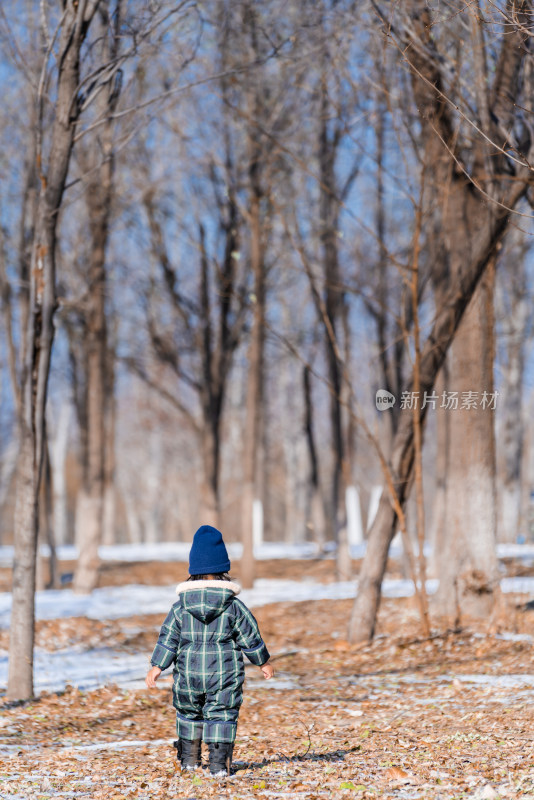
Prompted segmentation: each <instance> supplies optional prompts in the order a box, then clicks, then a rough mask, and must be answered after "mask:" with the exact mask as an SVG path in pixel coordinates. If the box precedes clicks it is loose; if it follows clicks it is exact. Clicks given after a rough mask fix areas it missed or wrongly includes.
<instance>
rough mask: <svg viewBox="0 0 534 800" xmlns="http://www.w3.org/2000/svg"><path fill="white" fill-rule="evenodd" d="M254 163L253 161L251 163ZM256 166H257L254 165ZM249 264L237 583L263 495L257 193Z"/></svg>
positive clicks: (247, 567)
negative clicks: (249, 306)
mask: <svg viewBox="0 0 534 800" xmlns="http://www.w3.org/2000/svg"><path fill="white" fill-rule="evenodd" d="M253 163H254V162H253ZM256 168H257V166H256ZM250 228H251V267H252V274H253V276H254V295H253V303H254V305H253V320H252V330H251V332H250V345H249V350H248V377H247V400H246V421H245V430H244V436H243V438H244V446H243V493H242V509H243V510H242V531H241V541H242V543H243V555H242V557H241V582H242V584H243V587H244V588H250V587H252V586H253V584H254V576H255V571H256V570H255V562H254V542H253V531H252V509H253V505H254V501H255V500H259V501H260V502H261V503H262V504H263V502H264V497H263V381H264V346H265V288H266V287H265V267H264V263H263V248H262V244H261V223H260V193H259V191H256V192H255V193H254V194H253V197H252V201H251V208H250Z"/></svg>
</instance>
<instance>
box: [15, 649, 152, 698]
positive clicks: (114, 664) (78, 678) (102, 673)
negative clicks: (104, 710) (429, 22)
mask: <svg viewBox="0 0 534 800" xmlns="http://www.w3.org/2000/svg"><path fill="white" fill-rule="evenodd" d="M149 658H150V653H144V654H143V655H131V654H127V653H122V652H119V651H115V650H111V649H110V648H98V649H94V650H85V651H82V650H81V649H80V648H74V647H73V648H70V649H68V650H58V651H55V652H53V653H49V652H47V651H46V650H42V649H41V648H39V647H36V648H35V652H34V667H33V672H34V687H35V691H36V693H37V694H40V693H41V692H60V691H63V689H65V687H66V685H67V684H70V685H71V686H75V687H77V688H78V689H82V690H87V689H96V688H97V687H98V686H104V685H106V684H107V683H116V684H118V685H123V684H124V683H129V682H130V681H132V680H134V679H140V678H141V677H143V678H144V675H145V673H146V672H147V670H148V668H149ZM7 668H8V654H7V653H6V652H1V651H0V687H5V686H6V685H7ZM143 685H144V684H143Z"/></svg>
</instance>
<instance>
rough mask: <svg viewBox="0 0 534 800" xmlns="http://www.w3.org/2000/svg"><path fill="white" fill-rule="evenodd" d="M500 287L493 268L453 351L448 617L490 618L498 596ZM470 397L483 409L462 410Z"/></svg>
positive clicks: (444, 581) (444, 560) (442, 597)
mask: <svg viewBox="0 0 534 800" xmlns="http://www.w3.org/2000/svg"><path fill="white" fill-rule="evenodd" d="M493 283H494V267H493V265H490V266H489V267H488V270H487V272H486V273H485V275H484V278H483V280H482V281H481V283H480V284H479V286H478V288H477V290H476V292H475V294H474V296H473V299H472V300H471V303H470V305H469V307H468V308H467V310H466V312H465V315H464V317H463V319H462V322H461V324H460V327H459V329H458V333H457V335H456V337H455V339H454V342H453V344H452V347H451V358H450V385H451V387H453V391H457V392H459V404H458V409H451V410H450V411H449V412H448V413H449V414H450V420H449V432H450V442H449V444H450V461H449V473H448V475H447V502H446V506H447V523H446V525H447V537H446V539H445V548H444V551H443V552H442V553H440V558H439V575H440V585H439V592H438V596H437V598H436V600H437V605H438V608H439V610H440V611H441V613H443V614H445V615H447V616H449V617H454V618H455V619H454V622H457V623H459V621H460V620H459V619H458V618H457V617H458V615H459V614H460V615H462V614H464V613H466V614H469V615H473V616H476V617H480V618H485V617H487V616H488V615H489V614H490V612H491V610H492V608H493V604H494V602H495V597H496V592H497V591H498V571H497V557H496V552H495V544H496V506H495V440H494V416H495V415H494V411H493V410H491V405H492V404H491V403H489V402H488V404H487V407H486V408H484V407H483V404H484V401H482V397H483V392H486V393H487V397H488V398H490V396H491V395H492V393H493V357H494V351H493ZM470 392H477V393H478V394H477V396H476V401H477V402H476V407H473V408H462V407H461V406H462V402H463V401H462V399H463V400H464V402H465V398H467V397H468V396H469V395H468V393H470Z"/></svg>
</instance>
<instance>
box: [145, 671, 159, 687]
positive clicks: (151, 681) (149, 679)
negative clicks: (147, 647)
mask: <svg viewBox="0 0 534 800" xmlns="http://www.w3.org/2000/svg"><path fill="white" fill-rule="evenodd" d="M160 675H161V670H160V668H159V667H152V669H149V670H148V672H147V676H146V678H145V683H146V685H147V688H148V689H154V688H155V686H156V681H157V679H158V678H159V676H160Z"/></svg>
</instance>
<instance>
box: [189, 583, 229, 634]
mask: <svg viewBox="0 0 534 800" xmlns="http://www.w3.org/2000/svg"><path fill="white" fill-rule="evenodd" d="M238 592H239V586H237V584H235V583H231V582H230V581H209V580H206V581H187V582H186V583H182V584H179V585H178V586H177V588H176V593H177V594H179V595H180V598H181V600H182V605H183V608H184V611H187V612H188V613H189V614H191V615H192V616H193V617H195V619H198V620H200V622H203V623H204V624H206V625H207V624H208V623H210V622H212V621H213V620H214V619H217V617H219V616H220V615H221V614H222V613H223V611H224V610H225V609H226V608H228V606H229V605H230V603H231V602H232V600H233V599H234V597H235V596H236V594H238Z"/></svg>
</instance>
